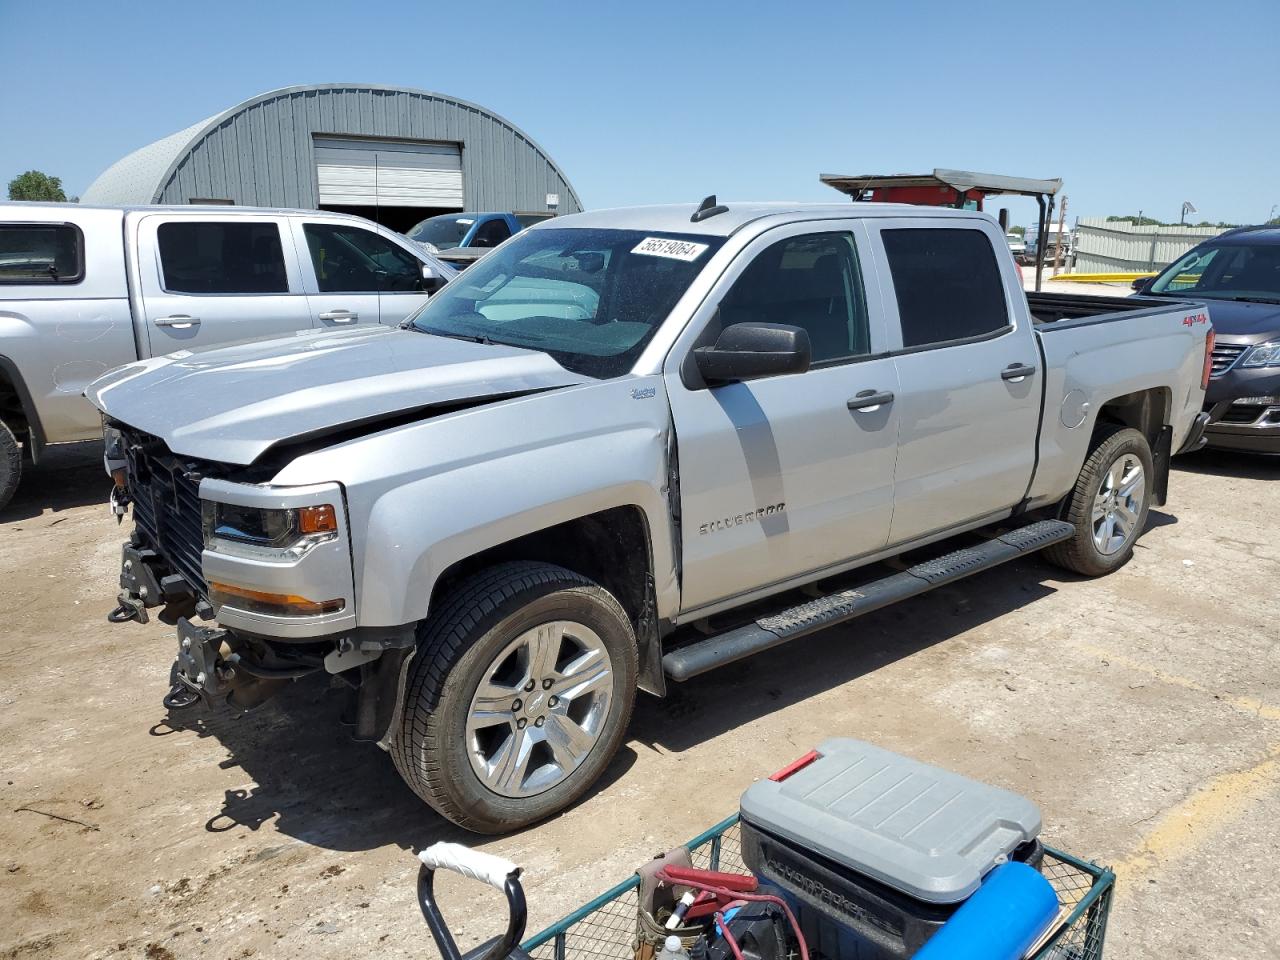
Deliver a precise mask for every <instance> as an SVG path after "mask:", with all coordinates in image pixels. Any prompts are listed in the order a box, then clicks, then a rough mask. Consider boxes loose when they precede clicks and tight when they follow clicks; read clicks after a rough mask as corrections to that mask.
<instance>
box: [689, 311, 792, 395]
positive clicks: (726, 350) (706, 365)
mask: <svg viewBox="0 0 1280 960" xmlns="http://www.w3.org/2000/svg"><path fill="white" fill-rule="evenodd" d="M812 356H813V351H812V349H811V347H810V345H809V334H808V332H807V331H805V330H804V329H802V328H800V327H793V326H789V325H787V324H782V323H735V324H732V325H731V326H728V327H725V328H724V330H723V331H722V332H721V334H720V337H719V338H718V339H717V340H716V345H715V346H714V347H698V348H697V349H696V350H694V351H693V357H694V361H695V363H696V364H697V367H698V373H700V374H701V375H702V379H703V380H705V381H706V382H707V384H708V385H709V386H715V385H716V384H721V383H735V382H738V381H742V380H754V379H757V378H759V377H773V376H778V375H780V374H784V373H804V372H805V371H806V370H808V369H809V362H810V359H811V358H812Z"/></svg>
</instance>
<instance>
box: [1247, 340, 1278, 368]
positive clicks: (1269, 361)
mask: <svg viewBox="0 0 1280 960" xmlns="http://www.w3.org/2000/svg"><path fill="white" fill-rule="evenodd" d="M1240 366H1242V367H1280V340H1272V341H1270V342H1269V343H1258V344H1254V345H1253V346H1252V347H1250V348H1249V352H1248V353H1246V354H1245V355H1244V359H1243V360H1241V361H1240Z"/></svg>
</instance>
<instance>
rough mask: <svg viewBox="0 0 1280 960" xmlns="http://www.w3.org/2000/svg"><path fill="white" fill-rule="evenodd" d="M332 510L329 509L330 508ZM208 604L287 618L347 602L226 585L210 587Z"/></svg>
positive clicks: (338, 608) (336, 607)
mask: <svg viewBox="0 0 1280 960" xmlns="http://www.w3.org/2000/svg"><path fill="white" fill-rule="evenodd" d="M330 509H332V508H330ZM209 601H210V602H211V603H214V604H217V605H218V606H222V605H224V604H225V605H227V606H230V607H235V608H236V609H237V610H246V611H248V612H249V613H267V614H275V615H278V616H286V617H310V616H314V615H315V614H318V613H338V612H340V611H341V610H342V609H343V608H345V607H346V605H347V602H346V601H345V600H343V599H341V598H339V599H337V600H308V599H307V598H306V597H299V596H297V595H295V594H292V593H264V592H263V591H261V590H250V589H248V588H246V587H235V586H232V585H231V584H229V583H218V582H217V581H216V580H215V581H212V582H210V584H209Z"/></svg>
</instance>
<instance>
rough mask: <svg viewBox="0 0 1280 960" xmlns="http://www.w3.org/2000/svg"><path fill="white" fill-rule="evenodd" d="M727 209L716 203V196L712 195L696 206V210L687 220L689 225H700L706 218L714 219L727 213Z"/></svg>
mask: <svg viewBox="0 0 1280 960" xmlns="http://www.w3.org/2000/svg"><path fill="white" fill-rule="evenodd" d="M728 212H729V208H728V207H726V206H725V205H724V204H723V203H716V195H715V194H714V193H713V194H712V195H711V196H709V197H707V198H706V199H705V200H703V201H702V203H700V204H698V209H697V210H695V211H694V213H693V216H692V217H690V218H689V222H690V223H701V222H702V221H703V220H706V219H707V218H708V217H714V216H716V215H717V214H720V213H728Z"/></svg>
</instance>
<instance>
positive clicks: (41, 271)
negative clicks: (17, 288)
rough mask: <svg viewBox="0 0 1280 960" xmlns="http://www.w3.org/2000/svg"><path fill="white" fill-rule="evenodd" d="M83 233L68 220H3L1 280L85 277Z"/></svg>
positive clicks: (51, 280) (56, 280) (63, 280)
mask: <svg viewBox="0 0 1280 960" xmlns="http://www.w3.org/2000/svg"><path fill="white" fill-rule="evenodd" d="M83 246H84V237H83V236H82V235H81V233H80V228H79V227H74V226H72V225H71V224H69V223H5V224H0V283H24V284H25V283H76V282H78V281H80V280H83V279H84V249H83Z"/></svg>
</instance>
